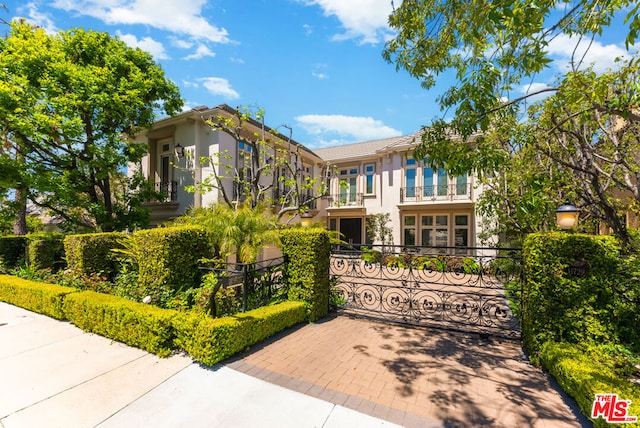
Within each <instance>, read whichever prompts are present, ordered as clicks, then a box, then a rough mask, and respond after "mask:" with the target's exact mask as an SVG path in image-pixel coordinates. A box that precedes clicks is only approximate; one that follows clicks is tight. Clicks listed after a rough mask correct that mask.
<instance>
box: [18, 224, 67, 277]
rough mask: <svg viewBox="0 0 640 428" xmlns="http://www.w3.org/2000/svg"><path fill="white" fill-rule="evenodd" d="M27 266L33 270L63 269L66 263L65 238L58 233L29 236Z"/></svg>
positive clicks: (53, 270) (54, 270)
mask: <svg viewBox="0 0 640 428" xmlns="http://www.w3.org/2000/svg"><path fill="white" fill-rule="evenodd" d="M28 239H29V240H28V244H27V265H28V266H29V268H31V269H33V270H41V269H51V270H52V272H56V271H58V270H60V269H62V268H63V267H64V265H65V262H64V244H63V241H62V240H63V239H64V236H63V235H62V234H56V233H46V234H45V233H38V234H32V235H29V236H28Z"/></svg>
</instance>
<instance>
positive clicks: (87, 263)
mask: <svg viewBox="0 0 640 428" xmlns="http://www.w3.org/2000/svg"><path fill="white" fill-rule="evenodd" d="M124 236H126V235H125V234H124V233H120V232H105V233H87V234H84V235H67V236H66V237H65V238H64V252H65V257H66V259H67V267H68V268H69V269H70V270H71V271H72V272H78V273H79V274H80V275H93V274H98V275H102V276H105V277H106V278H109V279H113V278H114V277H115V274H116V271H117V263H116V260H115V255H114V253H113V252H112V251H111V250H112V249H114V248H121V246H122V244H121V243H120V241H121V240H122V239H123V237H124Z"/></svg>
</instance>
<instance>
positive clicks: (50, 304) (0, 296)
mask: <svg viewBox="0 0 640 428" xmlns="http://www.w3.org/2000/svg"><path fill="white" fill-rule="evenodd" d="M76 291H77V290H76V289H75V288H71V287H63V286H61V285H55V284H44V283H41V282H35V281H29V280H26V279H22V278H18V277H16V276H11V275H0V300H1V301H3V302H7V303H10V304H12V305H15V306H20V307H21V308H25V309H28V310H30V311H33V312H38V313H40V314H44V315H47V316H50V317H53V318H57V319H66V317H65V312H64V309H63V302H64V299H65V297H66V296H68V295H69V294H71V293H75V292H76Z"/></svg>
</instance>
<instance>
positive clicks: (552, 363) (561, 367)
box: [540, 342, 640, 427]
mask: <svg viewBox="0 0 640 428" xmlns="http://www.w3.org/2000/svg"><path fill="white" fill-rule="evenodd" d="M540 363H541V364H542V366H543V367H545V369H546V370H547V371H548V372H549V373H550V374H551V375H552V376H553V377H554V378H555V379H556V380H557V381H558V384H559V385H560V386H561V387H562V389H563V390H564V391H565V392H566V393H567V394H569V395H570V396H571V397H573V398H574V399H575V400H576V402H577V403H578V405H579V406H580V408H581V409H582V411H583V413H585V414H587V415H589V414H590V411H591V409H592V405H593V400H594V397H595V394H618V396H619V397H620V399H621V400H622V399H624V400H631V406H630V407H629V408H628V413H627V414H628V415H629V416H639V417H640V386H638V385H634V384H633V383H631V382H629V381H626V380H625V379H621V378H620V377H619V376H617V375H616V374H615V373H613V371H612V370H611V369H609V368H607V367H603V365H602V364H600V363H598V362H597V361H596V359H595V358H592V356H591V355H589V354H588V353H586V352H585V349H584V348H581V347H579V346H577V345H574V344H569V343H558V342H546V343H544V344H543V345H542V346H541V348H540ZM593 422H594V426H596V427H606V426H609V424H608V423H607V422H605V421H604V419H602V418H598V419H596V420H594V421H593ZM634 425H635V426H640V423H639V424H634ZM625 426H629V424H627V425H625Z"/></svg>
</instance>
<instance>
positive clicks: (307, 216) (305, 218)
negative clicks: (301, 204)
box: [300, 211, 313, 227]
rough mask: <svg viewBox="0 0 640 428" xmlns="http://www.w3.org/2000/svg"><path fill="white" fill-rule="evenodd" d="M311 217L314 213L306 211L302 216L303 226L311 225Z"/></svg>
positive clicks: (301, 222)
mask: <svg viewBox="0 0 640 428" xmlns="http://www.w3.org/2000/svg"><path fill="white" fill-rule="evenodd" d="M311 219H313V215H312V214H311V213H310V212H309V211H305V212H304V213H303V214H302V215H301V216H300V224H301V225H302V227H309V226H311Z"/></svg>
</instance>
